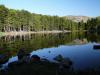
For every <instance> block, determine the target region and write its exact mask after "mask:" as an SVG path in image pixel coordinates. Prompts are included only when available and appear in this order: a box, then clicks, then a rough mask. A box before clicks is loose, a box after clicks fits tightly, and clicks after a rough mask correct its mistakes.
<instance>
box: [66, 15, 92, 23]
mask: <svg viewBox="0 0 100 75" xmlns="http://www.w3.org/2000/svg"><path fill="white" fill-rule="evenodd" d="M66 19H69V20H72V21H75V22H81V21H83V22H87V20H88V19H91V17H87V16H72V15H69V16H66Z"/></svg>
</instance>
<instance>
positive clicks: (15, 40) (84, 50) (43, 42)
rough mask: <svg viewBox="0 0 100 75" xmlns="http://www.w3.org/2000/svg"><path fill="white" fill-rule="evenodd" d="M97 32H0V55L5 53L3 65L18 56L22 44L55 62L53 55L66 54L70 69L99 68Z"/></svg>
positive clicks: (99, 50) (23, 46)
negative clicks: (4, 34)
mask: <svg viewBox="0 0 100 75" xmlns="http://www.w3.org/2000/svg"><path fill="white" fill-rule="evenodd" d="M98 44H99V45H100V34H99V33H87V32H81V33H79V32H74V33H48V34H27V35H17V36H10V35H8V36H0V55H1V56H2V55H3V54H5V53H7V58H6V59H7V60H8V62H6V63H5V64H3V66H6V65H7V64H8V63H10V62H13V61H16V60H18V59H17V56H16V55H17V52H18V50H19V49H20V48H24V49H25V50H26V52H27V53H30V54H31V55H34V54H36V55H38V56H40V57H41V58H46V59H48V60H49V61H51V62H55V60H54V58H55V57H56V56H57V55H62V56H63V57H64V58H70V60H71V61H72V62H73V68H74V69H89V68H100V49H94V48H93V46H94V45H98Z"/></svg>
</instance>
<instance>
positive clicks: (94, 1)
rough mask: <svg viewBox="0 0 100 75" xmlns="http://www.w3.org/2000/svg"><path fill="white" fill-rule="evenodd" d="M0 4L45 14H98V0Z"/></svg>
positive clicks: (27, 0)
mask: <svg viewBox="0 0 100 75" xmlns="http://www.w3.org/2000/svg"><path fill="white" fill-rule="evenodd" d="M0 4H4V5H5V6H6V7H8V8H12V9H24V10H28V11H30V12H32V13H38V14H45V15H58V16H66V15H75V16H78V15H84V16H90V17H95V16H100V0H0Z"/></svg>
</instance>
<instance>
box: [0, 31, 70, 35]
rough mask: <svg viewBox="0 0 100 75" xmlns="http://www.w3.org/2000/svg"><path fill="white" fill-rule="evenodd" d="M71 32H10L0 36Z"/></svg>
mask: <svg viewBox="0 0 100 75" xmlns="http://www.w3.org/2000/svg"><path fill="white" fill-rule="evenodd" d="M69 32H71V31H67V30H64V31H57V30H53V31H10V32H0V35H4V36H5V35H12V36H13V35H26V34H48V33H69Z"/></svg>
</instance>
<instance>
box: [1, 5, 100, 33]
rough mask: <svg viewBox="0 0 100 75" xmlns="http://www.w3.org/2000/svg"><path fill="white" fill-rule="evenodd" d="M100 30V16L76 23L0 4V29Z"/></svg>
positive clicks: (64, 18)
mask: <svg viewBox="0 0 100 75" xmlns="http://www.w3.org/2000/svg"><path fill="white" fill-rule="evenodd" d="M45 30H46V31H47V30H48V31H51V30H69V31H75V30H100V17H97V18H93V19H91V20H88V21H87V23H84V22H83V21H81V22H79V23H77V22H74V21H71V20H69V19H66V17H58V16H48V15H41V14H34V13H30V12H28V11H26V10H13V9H7V8H6V7H5V6H4V5H0V31H2V32H8V31H45Z"/></svg>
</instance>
